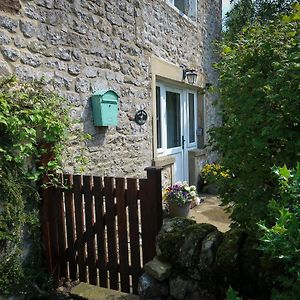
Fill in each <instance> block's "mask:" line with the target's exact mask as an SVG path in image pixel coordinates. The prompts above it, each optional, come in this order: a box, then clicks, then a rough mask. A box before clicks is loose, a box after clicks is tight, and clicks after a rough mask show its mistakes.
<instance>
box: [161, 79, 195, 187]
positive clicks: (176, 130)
mask: <svg viewBox="0 0 300 300" xmlns="http://www.w3.org/2000/svg"><path fill="white" fill-rule="evenodd" d="M196 106H197V101H196V92H195V91H189V90H183V89H178V88H174V87H172V86H169V85H166V84H163V83H159V84H157V87H156V107H157V112H156V115H157V153H158V156H166V155H167V156H173V157H174V158H175V163H174V176H173V177H174V178H173V180H174V182H177V181H188V176H189V170H188V151H189V150H191V149H194V148H196V147H197V142H196V121H197V118H196V112H197V109H196Z"/></svg>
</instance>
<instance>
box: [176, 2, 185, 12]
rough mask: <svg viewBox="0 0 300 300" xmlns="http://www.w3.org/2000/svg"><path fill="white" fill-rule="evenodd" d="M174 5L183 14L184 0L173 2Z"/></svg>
mask: <svg viewBox="0 0 300 300" xmlns="http://www.w3.org/2000/svg"><path fill="white" fill-rule="evenodd" d="M174 5H175V6H176V7H177V8H178V9H179V10H180V11H182V12H185V10H184V0H175V1H174Z"/></svg>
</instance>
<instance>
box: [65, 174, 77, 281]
mask: <svg viewBox="0 0 300 300" xmlns="http://www.w3.org/2000/svg"><path fill="white" fill-rule="evenodd" d="M64 182H65V185H66V186H67V188H66V189H65V191H64V193H65V205H66V224H67V245H68V251H67V258H68V261H69V276H70V279H72V280H76V279H77V264H76V255H75V220H74V201H73V194H72V191H71V187H72V185H73V176H72V175H64Z"/></svg>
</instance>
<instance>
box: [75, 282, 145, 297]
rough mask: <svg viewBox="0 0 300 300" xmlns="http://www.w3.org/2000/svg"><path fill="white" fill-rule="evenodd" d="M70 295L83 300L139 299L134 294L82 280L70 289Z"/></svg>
mask: <svg viewBox="0 0 300 300" xmlns="http://www.w3.org/2000/svg"><path fill="white" fill-rule="evenodd" d="M71 295H73V296H75V297H78V298H82V299H85V300H139V299H140V297H139V296H136V295H131V294H126V293H122V292H119V291H115V290H110V289H105V288H102V287H98V286H95V285H90V284H87V283H84V282H81V283H79V284H78V285H76V286H75V287H74V288H72V290H71Z"/></svg>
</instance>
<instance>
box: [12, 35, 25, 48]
mask: <svg viewBox="0 0 300 300" xmlns="http://www.w3.org/2000/svg"><path fill="white" fill-rule="evenodd" d="M14 45H15V46H16V47H17V48H26V47H27V41H26V40H25V39H24V38H22V37H18V36H15V37H14Z"/></svg>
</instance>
